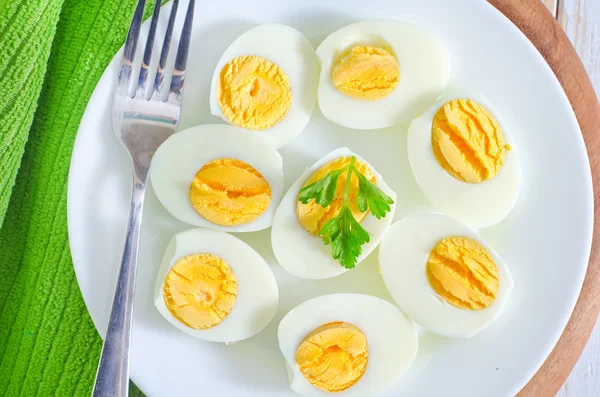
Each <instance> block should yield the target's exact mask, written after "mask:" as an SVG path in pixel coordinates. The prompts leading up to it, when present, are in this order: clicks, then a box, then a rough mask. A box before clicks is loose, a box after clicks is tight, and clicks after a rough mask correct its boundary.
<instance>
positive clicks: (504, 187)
mask: <svg viewBox="0 0 600 397" xmlns="http://www.w3.org/2000/svg"><path fill="white" fill-rule="evenodd" d="M407 150H408V159H409V162H410V168H411V170H412V172H413V174H414V176H415V179H416V180H417V183H418V184H419V186H420V187H421V190H422V191H423V193H424V194H425V196H426V197H427V198H428V199H429V201H430V202H431V203H432V204H433V205H434V207H436V208H437V209H438V210H439V211H441V212H443V213H445V214H447V215H450V216H453V217H455V218H458V219H460V220H461V221H463V222H465V223H467V224H469V225H470V226H472V227H475V228H483V227H488V226H492V225H494V224H496V223H498V222H500V221H501V220H502V219H504V217H506V215H507V214H508V213H509V212H510V211H511V210H512V208H513V207H514V205H515V202H516V200H517V196H518V191H519V179H520V178H519V163H518V158H517V153H516V150H515V147H514V144H513V142H512V139H511V136H510V130H509V128H508V126H506V124H504V123H503V122H502V120H501V119H500V116H499V115H498V113H497V112H496V111H494V110H493V109H492V107H491V105H490V104H489V103H487V102H486V101H484V100H483V99H482V98H477V99H476V98H475V97H473V96H464V97H456V98H453V99H449V100H444V101H440V102H438V103H437V104H436V105H435V106H433V107H432V108H431V109H429V110H428V111H427V112H425V113H423V114H422V115H421V116H419V117H418V118H416V119H414V120H413V121H412V122H411V124H410V127H409V129H408V143H407Z"/></svg>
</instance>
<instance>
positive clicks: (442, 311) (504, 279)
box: [379, 214, 513, 338]
mask: <svg viewBox="0 0 600 397" xmlns="http://www.w3.org/2000/svg"><path fill="white" fill-rule="evenodd" d="M454 236H460V237H468V238H471V239H473V240H475V241H477V242H478V243H479V244H481V245H482V246H483V247H484V248H485V249H486V250H487V251H488V252H489V253H490V255H491V256H492V258H493V259H494V261H495V262H496V265H497V266H498V273H499V288H498V293H497V295H496V299H495V301H494V303H492V305H491V306H489V307H487V308H485V309H483V310H466V309H460V308H458V307H455V306H452V305H450V304H449V303H447V302H446V301H445V300H444V299H443V298H442V297H441V296H439V295H438V294H437V293H436V292H435V290H434V289H433V287H432V286H431V284H430V283H429V280H428V279H427V274H426V265H427V260H428V258H429V255H430V253H431V250H432V249H433V248H434V247H435V245H436V244H437V243H438V242H439V241H440V240H442V239H443V238H445V237H454ZM379 266H380V268H381V275H382V277H383V281H384V282H385V285H386V287H387V289H388V291H389V292H390V294H391V295H392V298H393V299H394V301H396V303H397V304H398V306H400V309H402V311H404V312H405V313H406V314H407V315H408V316H409V317H410V318H411V319H413V321H414V322H416V323H417V324H419V325H421V326H422V327H424V328H427V329H429V330H430V331H432V332H434V333H437V334H440V335H444V336H448V337H453V338H470V337H472V336H474V335H476V334H477V333H478V332H480V331H482V330H484V329H485V328H486V327H488V326H489V325H490V324H492V323H493V322H494V320H496V319H497V318H498V316H500V314H501V313H502V311H503V309H504V307H505V306H506V304H507V302H508V299H509V297H510V293H511V291H512V288H513V279H512V276H511V274H510V271H509V269H508V267H507V266H506V263H505V262H504V260H503V259H502V258H501V257H500V255H498V253H496V251H494V250H493V248H492V247H490V245H489V244H488V243H487V242H486V241H485V240H483V239H482V238H481V236H479V234H477V232H475V231H474V230H472V229H470V228H469V227H468V226H466V225H464V224H462V223H461V222H459V221H458V220H456V219H453V218H450V217H448V216H445V215H438V214H419V215H412V216H408V217H406V218H403V219H401V220H399V221H398V222H396V223H394V224H393V225H392V227H391V228H390V229H389V231H388V232H387V233H386V235H385V237H384V238H383V240H382V242H381V246H380V247H379Z"/></svg>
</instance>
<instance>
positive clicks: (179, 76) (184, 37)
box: [169, 0, 196, 103]
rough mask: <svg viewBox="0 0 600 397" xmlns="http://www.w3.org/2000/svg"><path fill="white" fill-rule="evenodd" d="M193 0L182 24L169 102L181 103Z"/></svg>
mask: <svg viewBox="0 0 600 397" xmlns="http://www.w3.org/2000/svg"><path fill="white" fill-rule="evenodd" d="M195 3H196V2H195V0H190V2H189V4H188V9H187V12H186V14H185V21H184V22H183V30H182V31H181V38H180V39H179V48H178V49H177V57H176V58H175V68H174V69H173V77H172V79H171V87H170V89H169V102H172V103H181V95H182V93H183V83H184V80H185V65H186V63H187V58H188V52H189V50H190V41H191V39H192V24H193V22H194V5H195Z"/></svg>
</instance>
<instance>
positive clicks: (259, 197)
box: [190, 158, 271, 226]
mask: <svg viewBox="0 0 600 397" xmlns="http://www.w3.org/2000/svg"><path fill="white" fill-rule="evenodd" d="M190 201H191V202H192V206H193V207H194V209H195V210H196V211H197V212H198V214H200V216H202V217H204V218H205V219H206V220H208V221H210V222H212V223H216V224H217V225H223V226H231V225H241V224H244V223H247V222H250V221H252V220H254V219H256V218H258V217H259V216H261V215H262V214H263V212H265V211H266V210H267V208H268V207H269V204H270V203H271V188H270V186H269V183H268V182H267V181H266V180H265V178H264V177H263V176H262V175H261V174H260V173H259V172H258V171H257V170H255V169H254V168H253V167H252V166H250V165H249V164H246V163H244V162H243V161H240V160H235V159H229V158H220V159H216V160H212V161H210V162H208V163H207V164H205V165H204V166H203V167H202V168H201V169H200V171H198V173H197V174H196V177H195V178H194V180H193V181H192V184H191V186H190Z"/></svg>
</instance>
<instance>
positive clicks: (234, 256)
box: [154, 229, 279, 342]
mask: <svg viewBox="0 0 600 397" xmlns="http://www.w3.org/2000/svg"><path fill="white" fill-rule="evenodd" d="M278 301H279V292H278V289H277V282H276V281H275V276H274V275H273V272H272V271H271V268H269V265H267V263H266V262H265V260H264V259H263V258H262V257H261V256H260V255H259V254H258V253H257V252H256V251H254V250H253V249H252V248H251V247H250V246H249V245H247V244H246V243H244V242H243V241H241V240H239V239H237V238H236V237H233V236H231V235H229V234H227V233H224V232H218V231H214V230H206V229H190V230H187V231H184V232H181V233H177V234H176V235H175V236H173V238H172V239H171V241H170V242H169V245H168V246H167V249H166V250H165V255H164V257H163V260H162V263H161V265H160V269H159V271H158V276H157V279H156V287H155V291H154V305H155V306H156V308H157V309H158V311H159V312H160V314H162V315H163V317H164V318H165V319H167V321H168V322H170V323H171V324H173V325H174V326H175V327H177V328H178V329H180V330H181V331H183V332H185V333H186V334H189V335H191V336H194V337H196V338H199V339H204V340H207V341H211V342H236V341H240V340H243V339H247V338H249V337H251V336H253V335H255V334H257V333H258V332H260V331H261V330H262V329H263V328H265V327H266V326H267V324H269V322H270V321H271V319H272V318H273V315H274V314H275V311H276V310H277V303H278Z"/></svg>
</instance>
